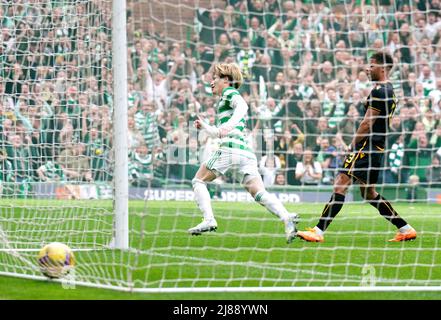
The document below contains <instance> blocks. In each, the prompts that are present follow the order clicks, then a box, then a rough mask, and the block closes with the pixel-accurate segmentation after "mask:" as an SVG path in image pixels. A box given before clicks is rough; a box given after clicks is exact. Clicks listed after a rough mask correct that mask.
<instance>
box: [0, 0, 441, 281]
mask: <svg viewBox="0 0 441 320" xmlns="http://www.w3.org/2000/svg"><path fill="white" fill-rule="evenodd" d="M1 8H2V10H3V14H2V15H1V16H2V17H3V20H2V27H3V29H2V42H1V43H2V45H3V46H2V49H1V50H3V52H2V55H1V59H2V60H1V63H2V68H1V70H0V72H1V73H2V75H1V79H0V80H1V81H0V86H1V87H0V94H1V96H2V99H1V100H0V103H1V111H2V118H1V123H2V131H1V132H2V137H1V142H2V148H3V162H2V163H1V166H2V170H1V174H2V183H1V187H2V194H3V198H5V199H4V200H1V204H2V206H1V213H0V249H1V251H0V272H2V273H5V274H27V275H39V273H38V270H36V269H35V259H34V256H35V254H34V252H32V251H31V253H29V252H27V251H24V250H37V249H38V248H40V247H41V246H42V245H43V244H44V243H47V242H52V241H60V242H64V243H66V244H68V245H70V246H71V247H72V248H73V249H74V250H76V252H77V254H78V267H77V269H76V273H75V276H76V277H77V280H78V281H80V282H82V283H87V284H94V285H102V286H113V287H119V288H134V289H135V290H150V289H152V290H156V289H158V288H188V287H190V288H206V287H210V288H216V287H222V288H238V287H250V288H251V287H253V288H256V287H260V288H266V289H277V288H282V287H292V288H294V287H312V286H323V287H330V286H360V285H361V286H370V285H373V284H376V285H381V286H387V287H392V286H400V287H401V288H402V287H403V286H407V285H411V286H417V285H422V286H440V280H441V274H440V273H439V271H438V269H439V265H440V255H439V250H438V247H439V242H438V241H439V240H438V238H439V234H440V227H441V225H440V223H439V221H438V220H439V219H438V215H439V214H440V213H441V211H440V209H439V205H438V204H437V201H439V196H438V194H439V193H440V194H441V191H440V189H438V188H439V187H440V184H441V167H440V160H439V158H440V156H441V152H440V151H439V150H440V147H441V139H440V138H439V137H440V136H441V126H440V124H439V117H440V108H439V101H440V100H441V99H440V98H441V94H440V92H441V80H439V77H440V76H441V63H440V62H439V57H440V47H441V46H440V45H439V40H440V32H439V30H440V29H441V20H440V8H439V3H438V2H435V1H429V2H424V1H419V2H416V3H413V2H406V1H400V2H392V1H390V2H389V1H363V2H359V1H277V0H273V1H257V0H256V1H254V0H250V1H246V0H242V1H241V0H237V1H233V0H231V1H210V0H206V1H202V0H201V1H187V0H179V1H147V0H138V1H128V2H127V9H128V10H127V36H128V48H127V49H128V92H127V94H128V97H127V98H128V135H129V137H128V151H129V158H128V167H129V172H128V179H129V184H130V189H129V197H130V198H131V200H132V201H131V202H130V218H129V237H130V250H128V251H124V252H121V251H118V250H110V249H106V248H105V247H106V245H107V244H108V243H109V242H110V240H111V238H112V230H113V216H112V215H113V212H112V208H113V207H112V203H111V202H110V201H109V202H108V201H106V199H111V198H112V191H113V189H112V183H113V175H112V174H113V156H112V147H113V145H112V136H111V134H112V127H113V123H112V122H111V115H112V112H113V100H112V98H113V91H112V90H113V89H112V83H113V80H112V73H111V68H112V63H113V61H112V52H111V51H112V46H111V44H112V39H111V1H43V0H41V1H37V0H36V1H32V2H26V3H24V2H20V1H14V2H8V1H6V2H4V3H3V5H2V6H1ZM378 50H385V51H388V52H389V53H390V54H391V55H392V57H393V60H394V67H393V69H392V70H391V72H390V82H391V83H392V85H393V88H394V92H395V95H396V96H397V100H398V104H397V105H396V109H395V113H394V117H392V118H391V120H390V127H389V128H388V133H387V136H386V139H385V145H384V148H385V152H384V156H383V160H382V162H381V163H380V164H379V165H378V164H377V165H378V166H379V168H380V170H379V177H378V182H377V191H378V192H379V193H380V194H382V195H384V196H385V198H387V199H389V200H390V201H391V202H392V205H393V207H394V209H395V210H396V211H397V212H398V213H399V214H400V215H402V216H403V218H404V219H406V221H408V222H409V223H410V224H411V225H412V226H413V227H415V229H416V230H417V232H418V238H417V240H416V241H414V242H411V243H407V242H406V243H398V244H393V245H392V244H389V243H387V240H388V239H390V238H392V237H393V235H394V233H395V232H396V230H395V228H394V227H393V225H391V224H389V223H388V222H387V221H386V220H385V219H384V218H383V217H381V215H379V214H378V213H377V211H376V210H375V209H374V208H373V207H371V206H369V205H368V204H366V203H362V197H361V196H360V193H359V191H358V188H357V186H356V187H355V188H351V189H350V190H349V192H348V194H347V195H346V204H345V206H344V207H343V209H342V212H341V213H339V215H338V216H337V218H336V220H335V221H334V222H333V223H332V225H331V226H330V228H329V230H328V231H327V232H326V242H325V243H323V244H310V243H305V242H301V241H300V240H298V239H296V240H295V241H294V242H293V243H291V244H290V245H286V244H285V239H284V233H283V225H282V224H281V223H280V222H279V221H277V219H276V218H275V217H274V216H272V215H270V214H268V212H266V210H265V209H264V208H262V207H260V206H258V205H257V204H256V203H253V201H254V199H253V198H252V197H251V196H249V195H248V193H247V192H246V191H245V190H244V189H243V188H242V186H241V185H240V184H239V183H237V182H236V180H235V177H234V176H231V175H230V174H227V175H226V176H225V177H222V178H218V179H216V180H215V182H214V183H212V184H209V185H208V188H209V192H210V195H211V198H212V200H213V209H214V213H215V216H216V219H217V222H218V231H217V233H208V234H203V236H201V237H191V236H189V235H188V233H187V229H188V228H190V227H192V226H194V225H196V224H197V223H199V222H200V219H201V217H202V214H201V213H200V211H199V210H198V208H197V206H196V204H195V203H194V194H193V191H192V185H191V181H192V179H193V178H194V176H195V174H196V172H197V170H198V168H199V166H200V164H201V163H202V162H203V161H205V160H207V159H209V157H210V155H211V154H212V153H213V152H214V151H216V149H217V148H218V144H217V143H218V141H216V140H215V139H211V138H209V136H208V135H207V134H205V133H204V132H202V133H198V132H196V131H195V130H192V122H193V121H194V120H195V119H196V117H197V116H201V117H203V118H204V119H207V121H208V122H209V123H211V124H214V123H215V122H216V109H215V106H216V102H217V98H216V97H214V96H213V95H212V94H211V88H210V82H211V80H212V74H211V73H210V72H209V71H210V70H209V69H210V67H211V65H212V64H213V63H215V62H236V63H237V64H239V66H240V67H241V70H242V73H243V75H244V77H245V83H244V85H243V86H242V87H241V89H240V94H241V95H242V96H243V97H244V98H245V100H246V102H247V103H248V105H249V107H250V108H249V112H248V116H247V119H246V125H247V128H248V131H246V132H247V136H248V137H249V140H250V141H249V144H250V145H251V146H253V147H254V151H255V153H256V155H257V158H258V161H259V162H258V166H259V172H260V174H261V175H262V178H263V181H264V184H265V187H266V188H267V189H268V190H269V191H270V192H271V193H274V194H276V195H277V197H278V198H279V199H280V200H282V202H283V203H284V204H285V205H286V207H287V209H288V210H289V211H291V212H298V213H299V214H300V217H301V221H300V224H299V227H300V228H301V229H304V228H305V227H310V226H313V225H314V223H316V222H317V221H318V219H319V217H320V213H321V212H322V210H323V207H324V206H325V205H326V203H327V201H328V200H329V198H330V195H331V194H332V192H333V191H332V190H333V188H332V185H333V183H334V180H335V177H336V173H338V171H339V168H340V167H342V166H343V163H344V157H345V155H346V151H345V150H346V149H345V148H346V147H347V146H348V145H349V144H350V142H351V141H352V138H353V136H354V134H355V132H356V130H357V129H358V127H359V125H360V122H361V120H362V119H363V116H364V114H365V107H364V102H365V100H366V98H367V96H368V95H369V93H370V92H371V89H372V83H371V82H370V81H369V78H368V76H367V73H366V71H365V68H366V64H367V63H368V62H369V57H370V56H371V55H372V54H373V53H374V52H376V51H378ZM308 158H310V159H308ZM375 166H376V165H373V164H369V166H368V169H367V175H368V176H369V175H370V174H372V172H373V171H374V169H375V168H374V167H375ZM53 199H58V200H53ZM85 199H97V201H90V200H89V201H85ZM78 249H80V250H78ZM82 250H83V251H82Z"/></svg>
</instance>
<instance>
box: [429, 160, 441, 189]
mask: <svg viewBox="0 0 441 320" xmlns="http://www.w3.org/2000/svg"><path fill="white" fill-rule="evenodd" d="M426 177H427V182H428V186H429V187H430V188H440V187H441V160H440V156H439V155H437V154H435V155H434V156H433V157H432V163H431V165H430V166H428V167H427V168H426Z"/></svg>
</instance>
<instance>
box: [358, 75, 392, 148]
mask: <svg viewBox="0 0 441 320" xmlns="http://www.w3.org/2000/svg"><path fill="white" fill-rule="evenodd" d="M396 106H397V98H396V97H395V94H394V90H393V88H392V84H390V83H386V84H376V85H375V87H374V88H373V89H372V91H371V93H370V94H369V96H368V98H367V101H366V103H365V106H364V107H365V111H367V110H368V109H369V108H372V109H374V110H376V111H379V112H380V114H379V115H378V116H377V118H376V119H375V122H374V125H373V126H372V130H371V132H370V133H369V135H368V136H367V137H366V138H364V139H363V140H362V141H360V143H359V145H360V146H361V145H365V146H367V147H368V148H369V149H370V150H375V149H379V150H383V149H384V147H385V145H386V135H387V131H388V128H389V122H390V120H391V118H392V116H393V114H394V112H395V108H396ZM365 142H366V144H365Z"/></svg>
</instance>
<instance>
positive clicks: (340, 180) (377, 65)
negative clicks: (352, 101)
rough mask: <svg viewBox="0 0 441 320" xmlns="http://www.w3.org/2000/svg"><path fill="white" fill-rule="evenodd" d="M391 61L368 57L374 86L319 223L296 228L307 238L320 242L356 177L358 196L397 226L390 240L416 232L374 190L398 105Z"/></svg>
mask: <svg viewBox="0 0 441 320" xmlns="http://www.w3.org/2000/svg"><path fill="white" fill-rule="evenodd" d="M392 65H393V60H392V57H391V56H390V54H388V53H384V52H377V53H375V54H374V55H372V56H371V58H370V64H369V66H368V68H367V74H368V76H369V77H370V79H371V80H372V82H373V84H374V85H375V87H374V88H373V89H372V91H371V93H370V94H369V96H368V98H367V101H366V104H365V115H364V118H363V121H362V122H361V123H360V126H359V128H358V130H357V132H356V134H355V136H354V138H353V139H352V143H351V145H350V146H349V149H350V150H349V151H350V153H349V154H348V155H347V156H346V159H345V162H344V164H343V168H342V169H341V170H340V172H339V174H338V175H337V178H336V179H335V183H334V193H333V194H332V196H331V199H330V200H329V202H328V204H327V205H326V206H325V208H324V209H323V212H322V215H321V217H320V220H319V222H318V223H317V225H316V226H315V227H314V228H312V229H311V228H310V229H308V230H307V231H299V232H297V235H298V236H299V237H300V238H301V239H303V240H306V241H310V242H323V241H324V237H323V233H324V232H325V230H326V228H327V227H328V226H329V224H330V223H331V222H332V220H333V219H334V218H335V216H336V215H337V214H338V212H339V211H340V210H341V208H342V207H343V203H344V201H345V194H346V191H347V190H348V188H349V186H350V185H351V184H352V182H353V181H354V180H355V181H357V182H358V183H359V184H360V191H361V195H362V196H363V198H364V199H366V200H367V201H368V203H369V204H371V205H372V206H373V207H375V208H376V209H377V210H378V211H379V212H380V214H381V215H382V216H383V217H385V218H386V219H387V220H388V221H390V222H391V223H392V224H393V225H395V226H396V227H397V229H398V232H397V234H396V235H395V237H394V238H393V239H391V240H389V241H394V242H395V241H407V240H413V239H415V238H416V236H417V233H416V231H415V229H414V228H412V227H411V226H410V225H409V224H408V223H407V222H406V221H404V219H402V218H401V217H400V216H399V215H398V213H397V212H396V211H395V210H394V209H393V208H392V205H391V204H390V202H389V201H387V200H386V199H385V198H383V197H382V196H381V195H380V194H379V193H378V192H377V191H376V190H375V183H376V182H377V179H378V174H379V172H380V169H381V167H382V160H383V153H384V149H385V141H386V135H387V131H388V128H389V123H390V120H391V118H392V116H393V114H394V111H395V108H396V106H397V99H396V97H395V94H394V92H393V88H392V85H391V84H390V83H389V82H387V79H388V73H389V71H390V69H391V68H392Z"/></svg>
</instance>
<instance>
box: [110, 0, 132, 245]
mask: <svg viewBox="0 0 441 320" xmlns="http://www.w3.org/2000/svg"><path fill="white" fill-rule="evenodd" d="M112 3H113V5H112V38H113V41H112V51H113V55H112V63H113V88H114V104H115V105H114V111H113V124H114V131H113V137H114V149H113V152H114V157H115V177H114V188H115V203H114V210H115V238H114V243H113V244H112V246H114V247H115V248H117V249H128V248H129V186H128V171H129V170H128V151H127V150H128V146H127V141H128V136H127V28H126V25H127V24H126V16H127V13H126V1H125V0H113V2H112Z"/></svg>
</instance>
